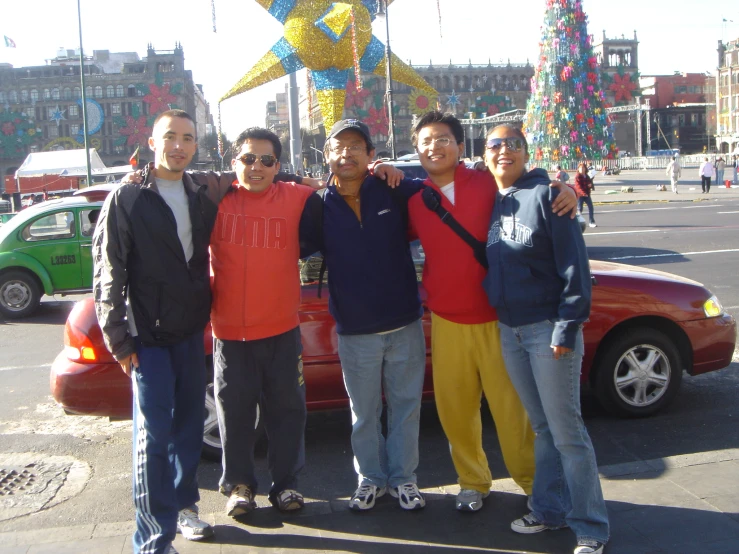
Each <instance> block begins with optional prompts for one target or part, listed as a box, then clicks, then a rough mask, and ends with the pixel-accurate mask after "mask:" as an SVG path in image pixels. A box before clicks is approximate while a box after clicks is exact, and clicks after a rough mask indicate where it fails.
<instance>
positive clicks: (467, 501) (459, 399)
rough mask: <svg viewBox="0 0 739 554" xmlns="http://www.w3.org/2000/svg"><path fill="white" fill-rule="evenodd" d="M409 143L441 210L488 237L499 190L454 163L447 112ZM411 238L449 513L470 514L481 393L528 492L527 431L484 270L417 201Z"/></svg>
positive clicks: (459, 132) (456, 140)
mask: <svg viewBox="0 0 739 554" xmlns="http://www.w3.org/2000/svg"><path fill="white" fill-rule="evenodd" d="M413 142H414V145H415V146H416V150H417V152H418V156H419V160H420V162H421V165H422V166H423V168H424V169H425V170H426V172H427V173H428V175H429V177H428V179H426V182H425V184H426V185H427V186H429V187H432V188H434V189H435V190H437V191H438V192H439V193H440V195H441V203H442V205H443V207H444V208H446V209H447V210H448V211H449V213H450V214H452V215H453V216H454V218H455V219H456V220H457V221H458V222H459V223H460V224H461V225H462V226H463V227H464V228H465V229H467V231H468V232H469V233H470V234H472V235H473V236H474V237H475V238H476V239H478V240H480V241H485V240H486V238H487V232H488V227H489V224H490V217H491V215H492V211H493V204H494V202H495V195H496V192H497V186H496V184H495V180H494V179H493V177H492V175H491V174H490V173H489V172H488V171H477V170H473V169H468V168H467V167H465V165H464V164H460V163H459V159H460V157H461V156H462V155H463V153H464V130H463V128H462V125H461V124H460V122H459V120H458V119H457V118H456V117H454V116H453V115H451V114H442V113H440V112H429V113H427V114H426V115H424V116H423V117H422V118H421V119H420V120H419V122H418V123H417V125H416V127H415V130H414V132H413ZM562 190H563V193H562V194H560V195H559V198H558V201H557V202H555V205H554V206H553V209H554V210H555V211H556V212H557V213H558V214H560V215H563V214H566V213H569V212H571V211H572V210H573V209H574V207H575V205H576V198H575V195H574V193H573V192H572V191H571V189H569V188H568V187H563V189H562ZM408 210H409V216H410V226H411V231H412V234H415V235H416V236H418V238H419V239H420V240H421V243H422V245H423V249H424V251H425V253H426V263H425V265H424V272H423V285H424V288H425V289H426V292H427V294H428V299H427V303H428V307H429V309H430V310H431V321H432V327H431V356H432V362H433V368H434V369H433V371H434V390H435V391H436V392H435V394H436V406H437V411H438V414H439V419H440V420H441V424H442V426H443V428H444V432H445V433H446V436H447V439H448V440H449V444H450V450H451V454H452V461H453V462H454V467H455V469H456V471H457V475H458V481H459V486H460V492H459V494H458V495H457V501H456V507H457V509H458V510H461V511H477V510H479V509H480V508H482V503H483V499H484V498H485V497H487V496H488V494H489V490H490V486H491V484H492V476H491V473H490V468H489V466H488V462H487V458H486V456H485V452H484V450H483V448H482V421H481V414H480V401H481V397H482V394H483V393H484V394H485V398H486V399H487V402H488V405H489V407H490V411H491V413H492V415H493V419H494V420H495V423H496V429H497V431H498V440H499V441H500V446H501V451H502V453H503V460H504V462H505V464H506V468H507V469H508V472H509V473H510V474H511V477H513V479H514V481H516V483H518V485H519V486H520V487H521V488H522V489H523V490H524V491H525V492H526V494H527V495H530V494H531V487H532V485H533V480H534V447H533V444H534V434H533V431H532V430H531V425H530V423H529V420H528V417H527V416H526V411H525V410H524V408H523V405H522V404H521V401H520V400H519V398H518V394H517V393H516V390H515V389H514V388H513V385H512V384H511V382H510V379H509V378H508V374H507V373H506V370H505V366H504V363H503V357H502V353H501V350H500V340H499V332H498V325H497V316H496V314H495V310H494V309H493V308H491V307H490V305H489V303H488V299H487V296H486V294H485V290H484V289H483V287H482V280H483V278H484V277H485V274H486V270H485V268H483V267H482V265H480V263H478V261H477V260H476V259H475V257H474V255H473V252H472V249H471V248H470V247H469V246H468V245H467V244H466V243H465V242H464V241H463V240H462V239H461V238H460V237H459V236H458V235H457V234H456V233H455V232H454V231H453V230H452V229H451V228H450V227H449V226H448V225H446V224H445V223H444V222H442V221H441V219H440V218H439V216H438V215H437V214H436V213H435V212H433V211H431V210H429V209H428V208H427V207H426V206H425V205H424V202H423V199H422V195H421V194H416V195H414V196H413V197H411V199H410V201H409V203H408Z"/></svg>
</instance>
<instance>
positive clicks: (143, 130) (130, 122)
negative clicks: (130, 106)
mask: <svg viewBox="0 0 739 554" xmlns="http://www.w3.org/2000/svg"><path fill="white" fill-rule="evenodd" d="M152 86H153V85H152ZM125 119H126V126H125V127H122V128H121V129H120V130H119V131H118V132H119V133H120V134H122V135H123V136H125V137H128V138H126V146H137V145H139V146H146V142H147V141H148V140H149V137H150V136H151V127H148V126H147V125H146V116H143V115H142V116H141V117H139V118H137V119H134V118H133V117H131V116H130V115H127V116H126V117H125Z"/></svg>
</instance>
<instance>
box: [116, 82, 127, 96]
mask: <svg viewBox="0 0 739 554" xmlns="http://www.w3.org/2000/svg"><path fill="white" fill-rule="evenodd" d="M125 96H126V95H125V93H124V92H123V85H117V86H116V87H115V97H116V98H125Z"/></svg>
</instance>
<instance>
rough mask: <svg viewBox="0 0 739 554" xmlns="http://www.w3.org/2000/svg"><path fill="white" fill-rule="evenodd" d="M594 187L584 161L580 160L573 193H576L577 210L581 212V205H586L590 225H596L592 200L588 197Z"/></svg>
mask: <svg viewBox="0 0 739 554" xmlns="http://www.w3.org/2000/svg"><path fill="white" fill-rule="evenodd" d="M594 188H595V187H594V186H593V180H592V179H591V178H590V176H589V175H588V167H587V165H586V164H585V162H580V165H578V166H577V173H576V174H575V194H577V211H578V213H581V214H582V205H583V204H587V205H588V211H589V212H590V226H591V227H597V225H596V224H595V211H594V210H593V200H592V198H590V193H591V191H592V190H593V189H594Z"/></svg>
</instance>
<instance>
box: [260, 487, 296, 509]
mask: <svg viewBox="0 0 739 554" xmlns="http://www.w3.org/2000/svg"><path fill="white" fill-rule="evenodd" d="M269 501H270V502H271V503H272V505H273V506H274V507H275V508H277V509H278V510H280V511H281V512H294V511H296V510H300V509H301V508H302V507H303V505H304V504H305V501H304V500H303V495H302V494H300V493H299V492H298V491H295V490H292V489H285V490H284V491H282V492H279V493H277V494H276V495H274V496H271V495H270V498H269Z"/></svg>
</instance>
